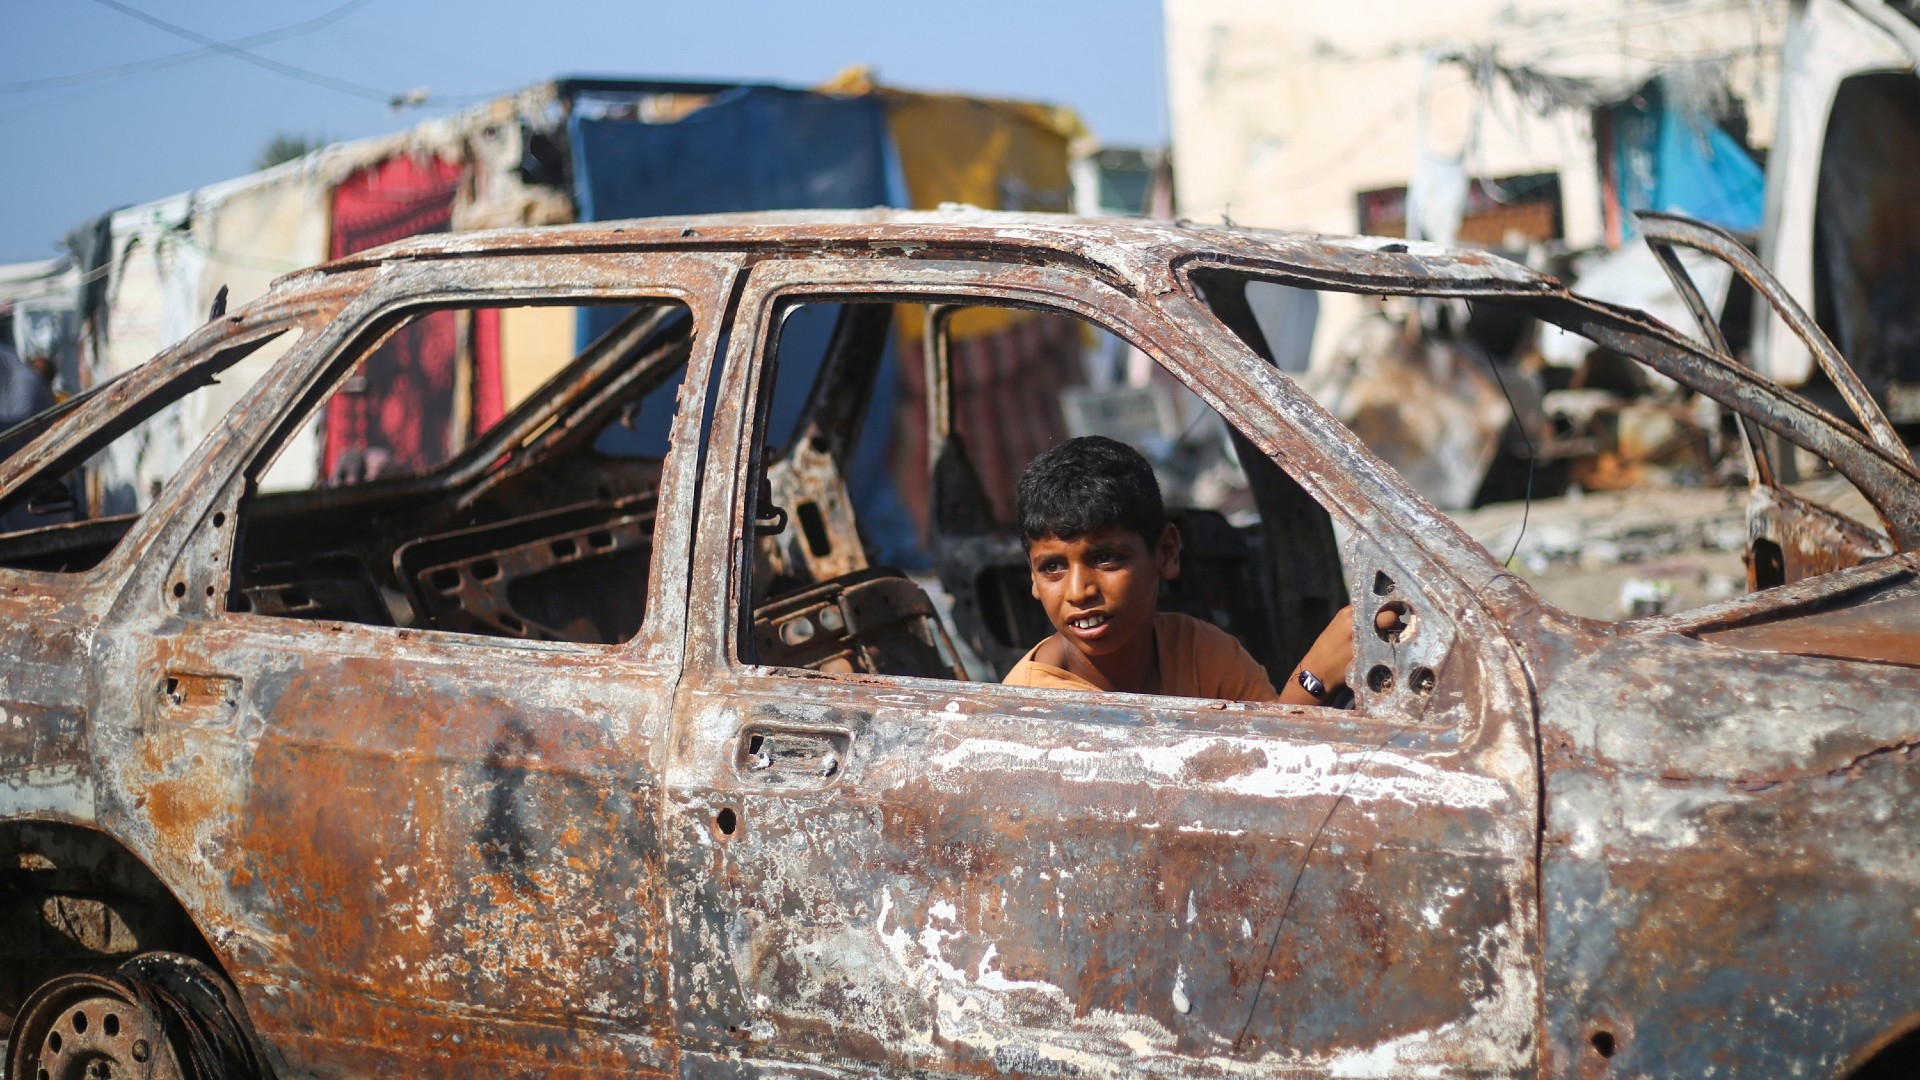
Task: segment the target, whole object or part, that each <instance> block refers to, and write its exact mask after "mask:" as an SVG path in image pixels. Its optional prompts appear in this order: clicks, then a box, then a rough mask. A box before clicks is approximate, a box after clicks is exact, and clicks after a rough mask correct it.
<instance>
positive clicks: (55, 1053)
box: [6, 953, 268, 1080]
mask: <svg viewBox="0 0 1920 1080" xmlns="http://www.w3.org/2000/svg"><path fill="white" fill-rule="evenodd" d="M239 1008H240V1006H239V998H238V996H237V995H236V994H235V993H234V991H233V988H232V987H231V986H230V985H228V983H227V981H226V980H225V979H223V978H221V977H220V976H219V975H218V974H217V973H216V972H214V971H213V970H212V969H211V968H209V967H207V966H206V965H205V964H202V963H200V962H199V961H197V960H194V959H191V958H189V957H185V956H180V955H178V954H175V953H144V954H142V955H140V956H137V957H135V958H133V959H132V960H129V961H127V962H126V963H125V964H122V965H121V966H120V967H119V968H118V969H117V970H114V971H111V972H75V973H71V974H67V975H60V976H56V977H55V978H52V979H49V980H47V981H46V982H44V983H42V984H41V985H40V987H39V989H37V990H35V991H34V992H33V993H32V994H31V995H29V996H28V998H27V1000H26V1001H25V1002H24V1003H22V1004H21V1006H20V1011H19V1013H18V1014H17V1015H16V1016H15V1017H14V1021H13V1029H12V1032H11V1037H10V1038H9V1039H8V1046H7V1072H6V1075H7V1076H9V1077H14V1078H20V1080H110V1078H118V1077H140V1078H142V1080H211V1078H213V1077H236V1078H248V1077H265V1076H267V1075H268V1072H267V1070H266V1069H265V1068H263V1067H262V1063H261V1062H260V1060H259V1056H258V1055H257V1054H256V1053H255V1050H254V1046H253V1040H252V1039H251V1037H250V1033H249V1031H248V1029H247V1027H246V1024H245V1020H244V1019H243V1016H244V1014H243V1013H241V1012H240V1011H239Z"/></svg>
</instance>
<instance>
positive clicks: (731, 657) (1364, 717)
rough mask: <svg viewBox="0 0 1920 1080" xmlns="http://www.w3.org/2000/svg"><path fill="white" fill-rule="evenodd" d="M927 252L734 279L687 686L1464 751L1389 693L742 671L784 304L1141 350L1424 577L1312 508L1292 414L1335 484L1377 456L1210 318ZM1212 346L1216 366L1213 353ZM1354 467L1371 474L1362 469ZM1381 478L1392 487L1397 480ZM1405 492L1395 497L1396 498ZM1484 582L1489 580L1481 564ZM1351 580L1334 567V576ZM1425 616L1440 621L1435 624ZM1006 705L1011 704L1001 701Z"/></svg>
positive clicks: (1321, 474) (1309, 456)
mask: <svg viewBox="0 0 1920 1080" xmlns="http://www.w3.org/2000/svg"><path fill="white" fill-rule="evenodd" d="M942 254H943V253H942V252H939V251H938V250H927V251H923V252H920V253H918V254H917V255H916V256H915V257H913V258H895V257H891V256H889V255H866V256H847V255H807V256H794V257H792V258H790V259H784V260H768V261H763V262H761V263H758V264H756V265H755V266H754V267H753V269H752V271H751V272H750V274H749V275H748V278H747V281H746V284H745V286H744V288H743V289H742V292H741V299H740V302H739V305H738V308H737V314H736V315H735V318H734V332H733V334H732V339H731V341H730V345H729V349H728V356H727V362H726V365H725V368H724V371H723V372H722V376H721V377H722V380H723V381H722V383H721V387H720V395H721V398H722V400H723V402H725V403H726V404H725V405H724V406H723V408H722V410H721V414H720V416H721V417H722V418H717V419H716V424H715V427H714V428H713V430H712V432H711V438H712V439H713V440H714V443H715V445H716V446H726V447H729V448H730V449H731V450H732V452H731V453H730V454H729V455H726V456H725V458H724V459H723V456H722V455H718V454H716V455H713V456H712V460H710V461H709V463H708V472H707V474H706V477H705V481H704V482H705V486H706V490H707V492H708V494H707V495H706V496H705V497H704V504H703V506H702V514H701V532H700V534H699V537H698V538H697V539H696V545H695V558H694V563H693V573H692V584H691V589H692V592H693V594H694V595H698V596H713V597H718V598H724V599H723V600H722V602H721V603H720V604H717V605H712V606H707V607H704V608H702V607H696V608H695V609H693V612H694V614H693V617H692V618H690V620H689V626H688V634H689V641H688V663H689V664H690V665H692V666H693V667H696V668H700V669H702V671H701V674H700V676H699V681H708V682H712V681H719V682H725V681H728V680H744V679H754V680H758V679H763V678H768V677H782V676H794V677H799V678H803V679H809V680H811V679H828V680H837V681H840V682H843V683H845V684H847V685H849V686H858V685H867V686H874V685H876V684H880V685H885V686H888V687H898V688H900V689H901V690H911V691H913V692H914V693H915V694H925V695H929V696H942V697H943V700H944V699H945V698H953V697H955V696H956V695H959V696H962V697H969V698H971V697H977V696H981V695H984V696H985V698H986V699H987V700H991V701H992V702H993V705H992V707H994V708H1005V707H1008V706H1009V703H1011V704H1012V706H1013V707H1019V706H1020V705H1021V704H1025V705H1041V706H1047V707H1051V708H1052V709H1068V708H1070V709H1072V710H1074V711H1076V712H1079V713H1082V714H1085V715H1090V716H1110V717H1116V718H1117V717H1121V716H1126V717H1130V718H1135V719H1130V720H1128V721H1127V722H1138V721H1137V716H1138V714H1139V712H1140V711H1141V710H1142V709H1150V710H1153V711H1154V712H1156V713H1166V712H1169V711H1171V712H1178V713H1180V714H1182V715H1183V716H1184V717H1185V718H1186V720H1185V722H1186V723H1189V724H1192V725H1193V726H1196V727H1218V726H1223V725H1224V726H1229V727H1232V726H1245V725H1252V726H1254V727H1262V726H1265V723H1266V722H1267V721H1268V720H1269V719H1271V720H1274V721H1278V722H1279V723H1280V724H1281V725H1282V726H1283V727H1285V728H1287V729H1288V730H1296V729H1298V728H1299V725H1301V724H1303V723H1304V724H1307V725H1309V726H1316V725H1321V724H1333V725H1335V726H1337V727H1340V728H1342V729H1348V728H1351V727H1353V725H1354V724H1355V723H1356V722H1358V723H1361V724H1362V726H1364V727H1366V728H1367V729H1369V730H1388V729H1391V730H1393V731H1396V732H1400V733H1401V737H1403V738H1411V739H1413V740H1414V741H1416V742H1418V741H1421V740H1434V741H1436V742H1446V743H1448V744H1450V745H1451V744H1456V743H1463V742H1471V741H1473V738H1474V732H1472V731H1470V730H1468V729H1467V728H1468V726H1469V721H1468V719H1467V714H1469V713H1471V711H1472V709H1471V707H1470V706H1469V704H1467V703H1463V702H1461V701H1459V700H1457V699H1455V700H1454V701H1453V703H1452V704H1451V705H1450V706H1449V707H1448V708H1443V709H1432V708H1426V709H1410V708H1406V707H1404V706H1402V705H1401V704H1399V703H1400V702H1402V701H1404V700H1405V695H1398V696H1394V697H1391V698H1387V699H1385V700H1379V701H1372V702H1369V701H1366V700H1362V701H1361V702H1360V703H1359V707H1358V708H1357V709H1356V710H1355V711H1341V710H1335V709H1329V708H1325V707H1320V706H1292V705H1280V704H1277V703H1259V704H1251V703H1230V702H1220V701H1211V702H1206V701H1197V700H1190V699H1180V698H1169V697H1161V696H1151V695H1126V694H1107V693H1100V694H1094V693H1088V692H1084V691H1071V690H1053V689H1044V688H1027V687H1006V686H1002V685H1000V684H996V683H980V682H969V683H955V682H951V681H945V680H938V679H924V678H913V677H907V676H892V675H882V676H870V675H830V674H824V673H819V672H813V671H808V670H805V669H787V668H776V667H770V666H766V665H760V664H752V663H748V662H746V661H745V660H744V659H743V655H744V646H745V640H744V639H745V636H746V634H747V633H748V632H749V631H750V626H751V611H750V605H749V597H750V594H751V587H752V573H753V568H752V560H753V542H754V534H753V531H752V526H751V522H750V521H749V520H748V519H749V516H750V513H751V510H750V508H749V506H748V502H749V499H748V496H749V494H750V493H751V492H753V491H755V490H757V488H756V485H757V483H758V477H759V475H760V474H759V469H760V468H761V467H762V466H760V465H759V464H757V462H759V460H760V459H761V457H762V456H763V455H764V443H765V438H766V435H767V432H766V418H765V417H764V416H763V415H761V413H762V412H763V411H764V409H765V408H766V403H767V401H768V400H769V398H770V397H771V395H770V393H769V392H768V390H769V387H768V386H767V375H768V373H769V370H770V365H771V355H772V354H771V350H772V349H776V348H777V346H778V336H777V321H778V320H779V319H780V318H781V317H782V313H783V312H784V311H785V310H787V309H790V308H791V307H793V306H796V305H799V304H807V303H871V302H889V303H911V304H942V303H948V304H955V305H962V306H965V305H970V304H985V305H990V306H1011V307H1028V308H1032V309H1037V310H1041V311H1047V312H1051V313H1055V314H1062V315H1069V316H1074V317H1077V318H1081V319H1084V320H1086V321H1087V322H1089V323H1091V324H1093V325H1096V326H1099V327H1102V328H1104V329H1105V330H1107V331H1108V332H1110V333H1113V334H1115V335H1117V336H1119V337H1121V338H1122V339H1124V340H1126V341H1128V342H1129V343H1131V344H1133V345H1134V346H1135V347H1138V348H1140V349H1142V351H1144V352H1146V353H1147V354H1148V355H1149V356H1151V357H1152V358H1153V359H1154V360H1155V361H1156V362H1158V363H1160V364H1161V365H1162V366H1163V367H1165V368H1166V369H1167V370H1168V371H1169V372H1170V373H1171V374H1173V375H1174V376H1175V377H1176V378H1179V379H1180V380H1181V381H1182V382H1183V383H1184V384H1185V385H1187V386H1188V387H1189V388H1190V389H1192V390H1193V391H1194V392H1196V393H1197V394H1199V395H1200V397H1201V398H1202V400H1203V401H1205V402H1206V403H1207V404H1208V405H1209V406H1210V407H1212V408H1214V409H1215V410H1216V411H1217V412H1219V413H1220V414H1221V416H1222V417H1223V418H1224V419H1226V420H1227V422H1228V423H1229V424H1232V425H1233V426H1235V427H1236V428H1238V429H1240V430H1241V431H1242V432H1243V433H1247V434H1248V435H1249V437H1250V438H1254V439H1255V442H1256V445H1258V446H1259V447H1260V448H1261V450H1262V451H1263V452H1265V453H1267V454H1268V455H1269V456H1270V457H1273V458H1274V459H1275V460H1277V461H1278V462H1279V463H1280V464H1281V466H1282V467H1283V468H1285V469H1287V471H1288V472H1289V473H1290V474H1291V475H1293V476H1294V477H1295V478H1296V479H1297V480H1298V482H1300V483H1301V485H1302V486H1303V487H1305V488H1306V489H1307V490H1308V493H1309V495H1310V496H1312V497H1313V498H1314V499H1315V501H1316V502H1317V503H1319V504H1320V505H1321V506H1322V508H1323V509H1325V510H1326V511H1327V512H1329V513H1331V514H1333V515H1334V516H1335V520H1336V521H1338V522H1340V523H1341V524H1342V525H1343V526H1345V527H1346V528H1347V529H1348V530H1349V532H1353V531H1355V530H1359V529H1384V530H1385V531H1388V532H1391V533H1392V534H1393V536H1394V537H1395V540H1394V541H1393V542H1392V543H1390V544H1388V545H1386V549H1387V550H1388V551H1390V552H1391V554H1390V555H1389V558H1390V559H1391V562H1392V565H1393V566H1394V567H1395V570H1396V573H1409V574H1410V573H1412V572H1413V571H1412V568H1415V567H1418V568H1420V569H1421V570H1422V571H1423V572H1426V573H1429V574H1431V573H1432V572H1433V570H1434V569H1435V567H1434V564H1433V563H1432V562H1431V560H1429V559H1427V558H1426V557H1425V555H1424V553H1423V546H1422V544H1421V543H1420V541H1419V540H1418V539H1417V538H1416V537H1414V536H1413V535H1412V534H1411V533H1409V532H1407V531H1406V530H1405V529H1404V528H1403V527H1402V526H1401V525H1399V524H1392V525H1389V524H1387V523H1386V522H1385V521H1384V519H1383V517H1382V515H1381V513H1380V512H1379V511H1377V510H1375V509H1374V507H1373V505H1372V503H1371V502H1370V501H1369V500H1368V499H1367V497H1366V495H1365V494H1358V495H1355V496H1354V497H1353V498H1351V499H1349V500H1348V501H1347V502H1346V503H1342V502H1341V501H1338V500H1329V499H1327V498H1326V494H1327V490H1328V487H1329V484H1328V480H1327V473H1328V469H1329V466H1330V465H1331V464H1333V463H1331V462H1329V460H1328V459H1327V458H1326V457H1325V456H1324V455H1323V454H1322V453H1321V451H1320V449H1319V448H1318V447H1316V446H1315V445H1314V443H1313V442H1312V441H1311V440H1312V435H1311V434H1308V433H1302V431H1301V430H1300V426H1299V423H1298V417H1297V416H1295V415H1294V414H1296V413H1300V412H1303V411H1304V412H1307V413H1311V414H1314V415H1315V416H1316V418H1317V420H1318V425H1317V426H1319V427H1322V428H1328V429H1329V430H1331V429H1338V432H1339V433H1341V434H1331V433H1330V434H1329V436H1328V437H1329V438H1333V439H1335V440H1336V441H1340V442H1343V443H1345V444H1346V446H1345V450H1346V451H1347V461H1349V462H1351V463H1352V465H1351V467H1353V468H1357V469H1359V470H1362V471H1363V472H1364V473H1365V474H1366V475H1365V476H1356V477H1354V478H1352V481H1351V483H1350V484H1349V485H1348V486H1349V487H1351V488H1354V489H1356V490H1358V491H1360V492H1365V490H1366V489H1367V488H1368V487H1369V486H1371V484H1372V483H1374V482H1386V481H1385V478H1384V477H1381V476H1380V475H1379V474H1378V472H1377V471H1376V469H1375V465H1376V464H1377V459H1372V457H1371V454H1369V453H1368V452H1367V451H1366V450H1365V449H1364V448H1363V447H1361V446H1359V444H1358V442H1357V440H1355V439H1353V437H1352V436H1351V435H1350V434H1345V429H1344V428H1342V427H1340V426H1339V425H1338V422H1337V421H1335V420H1333V418H1332V417H1331V416H1328V415H1325V414H1324V411H1323V410H1320V408H1319V406H1318V405H1316V404H1314V403H1312V402H1311V400H1310V399H1308V398H1306V397H1305V395H1304V394H1302V393H1301V392H1299V391H1298V390H1297V389H1295V388H1293V387H1292V385H1291V383H1287V382H1273V381H1266V380H1262V381H1254V380H1250V379H1249V378H1248V376H1249V375H1250V374H1252V375H1256V376H1265V375H1267V374H1269V373H1270V374H1271V376H1272V378H1273V379H1276V380H1277V379H1282V378H1283V376H1281V374H1280V372H1279V371H1278V369H1275V368H1273V367H1272V366H1271V365H1270V364H1266V363H1265V362H1264V361H1261V360H1259V358H1258V357H1255V356H1253V354H1252V353H1251V352H1250V351H1248V350H1246V349H1245V346H1244V345H1241V344H1240V343H1238V342H1237V341H1236V340H1231V335H1230V333H1229V332H1228V331H1227V330H1226V329H1225V328H1224V327H1218V324H1217V323H1215V322H1214V321H1213V320H1212V317H1211V316H1210V315H1208V316H1205V320H1204V321H1202V320H1200V319H1195V318H1192V317H1188V318H1185V319H1184V320H1175V319H1170V318H1167V317H1165V315H1166V313H1165V312H1163V311H1162V310H1161V309H1159V308H1158V307H1157V306H1156V305H1155V304H1154V303H1153V302H1151V301H1150V300H1148V299H1145V298H1143V297H1141V296H1137V295H1133V294H1131V293H1129V292H1127V291H1125V290H1123V289H1121V288H1119V287H1116V286H1115V285H1114V284H1112V283H1110V282H1108V281H1106V280H1103V279H1102V278H1101V277H1099V276H1096V275H1094V274H1092V273H1089V272H1087V271H1086V270H1085V269H1084V268H1081V267H1078V266H1076V265H1074V264H1072V263H1069V262H1068V260H1066V259H1064V258H1063V259H1062V260H1060V262H1061V263H1062V264H1064V265H1055V264H1048V263H1042V264H1041V265H1038V266H1036V265H1035V264H1034V262H1033V261H1031V260H1027V261H1022V262H1019V263H1012V262H1009V263H996V262H994V261H993V260H990V259H981V258H980V257H979V256H978V255H977V254H968V255H956V257H954V258H952V259H945V258H942ZM1156 299H1158V298H1156ZM1183 322H1184V324H1185V327H1191V328H1192V329H1191V330H1190V331H1188V332H1187V333H1186V334H1184V335H1183V332H1182V331H1183V329H1184V327H1183V325H1182V324H1183ZM1216 327H1218V328H1217V329H1216ZM1183 340H1184V342H1188V343H1191V344H1198V345H1200V346H1202V347H1203V348H1206V349H1207V353H1208V357H1209V360H1220V359H1223V360H1225V361H1227V362H1226V363H1224V364H1217V365H1214V366H1216V367H1217V370H1215V371H1207V370H1203V369H1205V368H1207V367H1209V364H1207V363H1194V364H1185V363H1181V362H1179V361H1176V360H1173V359H1172V358H1171V356H1170V353H1171V352H1172V351H1173V350H1175V349H1178V348H1180V347H1181V346H1182V344H1183ZM1189 347H1190V346H1189ZM1223 347H1224V348H1225V349H1226V351H1227V352H1228V355H1224V356H1223V355H1222V352H1223ZM1242 356H1244V360H1243V359H1242ZM1257 393H1271V394H1273V395H1275V399H1274V400H1272V401H1266V402H1262V403H1261V408H1260V409H1259V410H1258V411H1256V412H1255V413H1254V420H1250V419H1249V416H1248V414H1247V413H1246V412H1243V411H1242V410H1241V409H1240V408H1239V407H1238V404H1237V403H1239V402H1243V401H1244V398H1245V397H1246V396H1248V395H1251V394H1257ZM1255 420H1259V421H1265V422H1266V423H1268V424H1269V426H1270V430H1268V431H1267V432H1266V433H1264V434H1263V435H1255V434H1253V430H1254V428H1255V427H1256V424H1255V422H1254V421H1255ZM1311 430H1312V427H1309V432H1311ZM1369 461H1373V462H1374V464H1369ZM1394 481H1397V477H1396V478H1394ZM1406 494H1411V492H1410V490H1407V491H1406ZM1462 539H1463V540H1464V536H1462ZM1372 554H1373V555H1374V556H1375V558H1373V559H1370V560H1369V563H1368V564H1369V565H1372V564H1373V563H1375V562H1378V561H1379V559H1378V556H1379V551H1378V550H1376V551H1374V552H1372ZM1495 569H1496V571H1497V567H1496V568H1495ZM1355 573H1356V571H1354V570H1353V568H1352V567H1350V568H1349V575H1350V577H1351V576H1352V575H1354V574H1355ZM1442 576H1443V577H1445V575H1442ZM1347 585H1348V592H1349V595H1350V596H1353V597H1356V598H1357V597H1358V596H1360V595H1361V592H1362V588H1363V586H1362V584H1361V583H1359V582H1357V581H1355V580H1349V581H1348V583H1347ZM1427 597H1428V601H1429V604H1430V610H1435V611H1436V613H1438V612H1439V611H1441V610H1442V609H1444V610H1445V611H1452V612H1460V611H1463V610H1464V609H1466V608H1469V607H1477V604H1476V602H1475V599H1474V597H1473V596H1472V595H1471V594H1470V593H1469V592H1468V591H1467V590H1466V589H1464V588H1462V587H1460V586H1459V584H1458V583H1457V582H1455V581H1453V580H1451V579H1450V578H1447V579H1446V580H1443V581H1441V582H1440V583H1439V585H1438V587H1437V588H1436V589H1430V590H1428V592H1427ZM1440 617H1441V618H1443V619H1444V618H1445V616H1444V615H1441V616H1440ZM1455 617H1456V618H1457V617H1458V616H1455ZM1356 632H1358V625H1357V624H1356ZM1448 648H1449V652H1450V654H1458V655H1460V656H1461V659H1462V661H1463V667H1464V666H1467V665H1474V664H1476V661H1475V659H1474V658H1471V657H1467V656H1466V655H1465V654H1468V653H1475V652H1477V651H1486V650H1485V649H1484V648H1483V647H1482V646H1478V645H1475V644H1473V643H1472V642H1471V641H1470V640H1469V638H1468V637H1467V636H1466V635H1464V634H1462V635H1458V640H1456V641H1453V642H1452V644H1451V645H1450V646H1449V647H1448ZM1511 659H1512V654H1511V653H1506V654H1504V655H1503V658H1502V659H1500V660H1495V661H1494V662H1493V664H1492V667H1491V668H1490V667H1488V666H1486V665H1485V664H1478V665H1477V666H1478V667H1479V669H1480V670H1479V671H1478V674H1477V676H1476V677H1478V678H1481V679H1484V678H1486V677H1487V676H1489V675H1495V674H1496V672H1495V671H1494V670H1493V669H1494V668H1498V669H1499V672H1498V674H1497V677H1503V678H1508V679H1511V680H1512V681H1513V682H1514V684H1515V685H1516V686H1517V685H1518V683H1519V676H1518V669H1517V667H1514V666H1513V665H1512V663H1511ZM1357 663H1358V661H1357ZM1360 670H1365V669H1364V668H1360ZM1007 695H1014V696H1013V698H1007Z"/></svg>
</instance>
